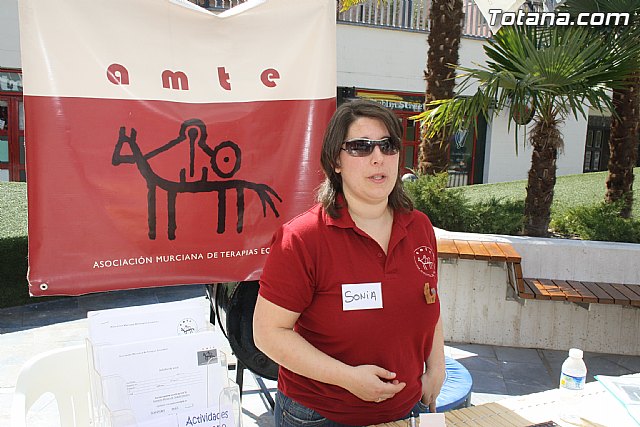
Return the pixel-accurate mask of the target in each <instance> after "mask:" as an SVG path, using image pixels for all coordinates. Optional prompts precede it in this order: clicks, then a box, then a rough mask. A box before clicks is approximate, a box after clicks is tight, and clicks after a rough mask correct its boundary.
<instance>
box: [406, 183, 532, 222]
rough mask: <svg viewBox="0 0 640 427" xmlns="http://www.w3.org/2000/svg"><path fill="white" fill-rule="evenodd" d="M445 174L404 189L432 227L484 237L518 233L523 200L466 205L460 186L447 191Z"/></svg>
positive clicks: (494, 200) (497, 200) (522, 219)
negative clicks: (427, 217) (427, 218)
mask: <svg viewBox="0 0 640 427" xmlns="http://www.w3.org/2000/svg"><path fill="white" fill-rule="evenodd" d="M447 179H448V178H447V175H446V174H440V175H436V176H431V175H423V176H419V177H418V179H417V180H416V181H413V182H407V183H406V184H405V187H406V189H407V192H408V193H409V195H410V196H411V198H412V200H413V203H414V205H415V207H416V209H418V210H419V211H422V212H424V213H425V214H427V216H429V218H430V219H431V222H432V223H433V225H434V226H436V227H438V228H442V229H445V230H448V231H463V232H468V233H488V234H520V233H521V231H522V225H523V223H524V216H523V212H524V201H521V200H517V201H511V200H506V201H505V200H503V199H501V198H496V197H491V198H489V199H487V200H481V201H478V202H476V203H471V202H469V199H468V198H467V196H465V194H464V191H463V189H462V187H457V188H447Z"/></svg>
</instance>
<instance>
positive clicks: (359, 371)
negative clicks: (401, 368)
mask: <svg viewBox="0 0 640 427" xmlns="http://www.w3.org/2000/svg"><path fill="white" fill-rule="evenodd" d="M395 377H396V374H395V373H394V372H390V371H388V370H386V369H384V368H381V367H379V366H375V365H360V366H355V367H353V369H351V375H349V378H346V381H345V383H344V385H343V387H344V388H345V389H347V390H349V392H351V393H352V394H354V395H355V396H357V397H358V398H360V399H362V400H364V401H367V402H378V403H379V402H382V401H384V400H387V399H391V398H392V397H393V396H395V395H396V393H398V392H400V390H402V389H403V388H404V387H405V386H406V385H407V384H406V383H404V382H399V381H398V380H396V379H395Z"/></svg>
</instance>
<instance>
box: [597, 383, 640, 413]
mask: <svg viewBox="0 0 640 427" xmlns="http://www.w3.org/2000/svg"><path fill="white" fill-rule="evenodd" d="M595 378H596V379H597V380H598V381H599V382H600V384H602V385H603V386H604V388H606V389H607V390H608V391H609V392H610V393H611V394H612V395H613V396H614V397H615V398H616V399H618V401H620V403H622V404H623V405H624V407H625V408H626V409H627V411H628V412H629V415H631V417H632V418H633V419H634V420H635V421H636V423H638V425H640V374H633V375H624V376H620V377H613V376H608V375H596V376H595Z"/></svg>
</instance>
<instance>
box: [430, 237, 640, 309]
mask: <svg viewBox="0 0 640 427" xmlns="http://www.w3.org/2000/svg"><path fill="white" fill-rule="evenodd" d="M438 257H439V258H442V259H445V260H447V259H469V260H485V261H489V262H491V261H493V262H504V263H506V268H507V280H508V282H509V284H510V285H511V287H512V288H513V291H514V292H515V293H516V294H517V295H518V296H519V297H520V298H524V299H537V300H551V301H570V302H575V303H579V304H594V303H597V304H618V305H626V306H632V307H640V285H636V284H623V283H605V282H585V281H578V280H559V279H541V278H526V277H523V275H522V258H521V257H520V254H518V251H516V250H515V248H514V247H513V246H511V244H510V243H505V242H483V241H472V240H464V239H438Z"/></svg>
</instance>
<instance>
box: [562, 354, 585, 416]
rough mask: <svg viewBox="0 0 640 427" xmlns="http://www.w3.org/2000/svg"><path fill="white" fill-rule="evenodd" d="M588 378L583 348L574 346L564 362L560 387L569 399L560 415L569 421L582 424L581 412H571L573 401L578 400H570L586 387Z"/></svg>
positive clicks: (564, 395) (564, 396)
mask: <svg viewBox="0 0 640 427" xmlns="http://www.w3.org/2000/svg"><path fill="white" fill-rule="evenodd" d="M586 379H587V366H586V365H585V364H584V360H582V350H580V349H579V348H572V349H570V350H569V357H567V359H566V360H565V361H564V363H563V364H562V371H561V372H560V389H561V390H563V398H565V399H567V402H566V404H567V408H566V410H565V411H564V412H563V413H562V414H560V417H561V418H562V419H563V420H564V421H567V422H568V423H571V424H578V425H579V424H580V421H581V419H580V416H579V414H576V413H574V412H571V406H572V405H571V403H573V404H576V403H577V401H574V402H570V400H572V399H571V398H573V397H577V396H576V395H577V394H578V392H579V391H580V390H583V389H584V385H585V382H586Z"/></svg>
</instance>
